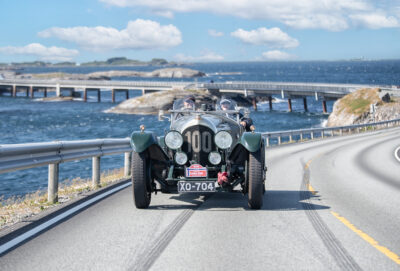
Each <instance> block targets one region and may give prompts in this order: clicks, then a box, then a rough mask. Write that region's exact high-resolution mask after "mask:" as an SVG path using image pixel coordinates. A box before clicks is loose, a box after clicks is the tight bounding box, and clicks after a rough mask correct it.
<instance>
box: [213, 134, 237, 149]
mask: <svg viewBox="0 0 400 271" xmlns="http://www.w3.org/2000/svg"><path fill="white" fill-rule="evenodd" d="M223 134H226V135H228V136H229V141H230V143H229V144H220V143H221V141H220V140H219V138H220V137H221V136H222V135H223ZM214 142H215V145H217V147H218V148H220V149H222V150H226V149H229V148H230V147H231V145H232V143H233V138H232V135H231V134H230V133H229V132H228V131H219V132H218V133H216V135H215V137H214Z"/></svg>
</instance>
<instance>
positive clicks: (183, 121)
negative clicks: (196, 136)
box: [171, 114, 241, 138]
mask: <svg viewBox="0 0 400 271" xmlns="http://www.w3.org/2000/svg"><path fill="white" fill-rule="evenodd" d="M195 125H202V126H206V127H208V128H210V129H211V130H212V131H213V132H214V133H217V132H219V131H228V132H230V133H231V134H232V135H233V136H234V135H239V134H240V133H241V127H240V125H239V124H238V123H237V122H236V121H234V120H233V119H231V118H229V117H226V116H223V115H212V114H190V115H187V116H182V117H181V118H179V119H177V120H175V121H174V122H173V123H172V124H171V130H176V131H178V132H180V133H183V131H185V130H186V129H187V128H188V127H191V126H195ZM234 138H235V136H234Z"/></svg>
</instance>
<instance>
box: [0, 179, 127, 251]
mask: <svg viewBox="0 0 400 271" xmlns="http://www.w3.org/2000/svg"><path fill="white" fill-rule="evenodd" d="M129 185H131V183H130V182H128V183H126V184H123V185H121V186H118V187H116V188H113V189H111V190H109V191H107V192H104V193H103V194H100V195H98V196H96V197H94V198H92V199H90V200H88V201H85V202H83V203H81V204H79V205H77V206H75V207H74V208H71V209H69V210H68V211H66V212H64V213H62V214H59V215H58V216H56V217H54V218H52V219H50V220H49V221H46V222H44V223H43V224H40V225H38V226H36V227H35V228H33V229H31V230H29V231H27V232H25V233H24V234H21V235H20V236H18V237H16V238H14V239H12V240H11V241H8V242H7V243H5V244H3V245H1V246H0V254H2V253H3V252H5V251H7V250H9V249H10V248H12V247H14V246H16V245H18V244H19V243H21V242H23V241H25V240H26V239H28V238H30V237H32V236H33V235H35V234H37V233H39V232H41V231H42V230H44V229H47V228H48V227H50V226H52V225H53V224H55V223H57V222H58V221H60V220H62V219H64V218H65V217H67V216H69V215H71V214H73V213H76V212H77V211H79V210H81V209H83V208H85V207H86V206H88V205H90V204H92V203H94V202H96V201H98V200H100V199H102V198H105V197H107V196H108V195H110V194H112V193H114V192H117V191H119V190H122V189H124V188H126V187H128V186H129Z"/></svg>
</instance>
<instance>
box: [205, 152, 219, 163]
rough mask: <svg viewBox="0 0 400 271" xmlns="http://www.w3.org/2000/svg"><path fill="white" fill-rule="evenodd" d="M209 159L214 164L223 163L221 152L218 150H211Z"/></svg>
mask: <svg viewBox="0 0 400 271" xmlns="http://www.w3.org/2000/svg"><path fill="white" fill-rule="evenodd" d="M208 161H210V163H211V164H213V165H218V164H219V163H221V154H219V153H218V152H216V151H213V152H210V154H209V155H208Z"/></svg>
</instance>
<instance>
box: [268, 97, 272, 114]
mask: <svg viewBox="0 0 400 271" xmlns="http://www.w3.org/2000/svg"><path fill="white" fill-rule="evenodd" d="M268 103H269V111H272V97H271V96H268Z"/></svg>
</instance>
